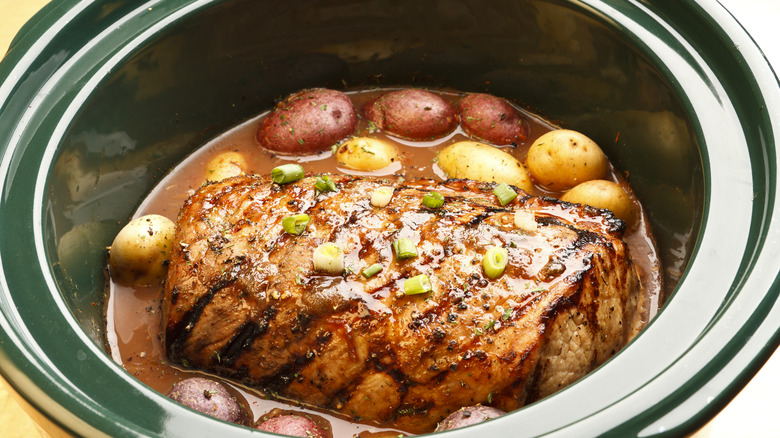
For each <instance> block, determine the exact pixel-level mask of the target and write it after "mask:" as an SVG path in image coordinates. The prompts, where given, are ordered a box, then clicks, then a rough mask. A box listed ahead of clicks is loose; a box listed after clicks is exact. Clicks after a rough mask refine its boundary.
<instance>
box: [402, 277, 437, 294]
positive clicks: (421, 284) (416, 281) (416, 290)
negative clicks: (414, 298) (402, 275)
mask: <svg viewBox="0 0 780 438" xmlns="http://www.w3.org/2000/svg"><path fill="white" fill-rule="evenodd" d="M432 290H433V287H432V286H431V280H429V279H428V276H427V275H425V274H420V275H418V276H416V277H412V278H409V279H407V280H406V281H404V293H405V294H406V295H417V294H424V293H426V292H430V291H432Z"/></svg>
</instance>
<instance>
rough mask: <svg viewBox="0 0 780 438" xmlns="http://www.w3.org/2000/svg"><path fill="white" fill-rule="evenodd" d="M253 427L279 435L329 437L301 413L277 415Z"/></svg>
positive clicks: (311, 437) (306, 437)
mask: <svg viewBox="0 0 780 438" xmlns="http://www.w3.org/2000/svg"><path fill="white" fill-rule="evenodd" d="M255 429H257V430H262V431H265V432H272V433H276V434H279V435H289V436H299V437H305V438H330V437H331V435H330V434H328V433H327V432H326V431H325V429H324V428H323V427H322V426H320V425H319V424H318V423H317V422H316V421H314V420H312V419H311V418H308V417H306V416H303V415H293V414H286V415H279V416H278V417H272V418H269V419H268V420H265V421H263V422H261V423H259V424H258V425H257V426H255Z"/></svg>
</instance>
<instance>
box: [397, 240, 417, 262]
mask: <svg viewBox="0 0 780 438" xmlns="http://www.w3.org/2000/svg"><path fill="white" fill-rule="evenodd" d="M393 252H395V258H397V259H398V260H405V259H411V258H414V257H417V247H416V246H414V242H412V241H411V239H407V238H406V237H402V238H400V239H398V240H396V241H395V242H393Z"/></svg>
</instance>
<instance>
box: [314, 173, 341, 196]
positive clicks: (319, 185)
mask: <svg viewBox="0 0 780 438" xmlns="http://www.w3.org/2000/svg"><path fill="white" fill-rule="evenodd" d="M314 188H315V189H317V191H319V192H335V191H337V189H336V183H335V182H334V181H333V179H332V178H331V177H329V176H328V175H320V176H318V177H317V180H316V181H315V182H314Z"/></svg>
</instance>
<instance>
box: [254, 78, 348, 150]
mask: <svg viewBox="0 0 780 438" xmlns="http://www.w3.org/2000/svg"><path fill="white" fill-rule="evenodd" d="M356 126H357V113H356V112H355V108H354V107H353V106H352V101H350V100H349V97H348V96H347V95H346V94H344V93H342V92H340V91H336V90H328V89H325V88H315V89H311V90H304V91H301V92H298V93H295V94H293V95H291V96H289V97H287V99H285V100H284V101H283V102H281V103H280V104H279V105H277V108H276V109H275V110H274V111H273V112H271V114H269V115H268V117H266V118H265V119H263V121H262V122H261V123H260V128H259V129H258V130H257V141H259V142H260V145H261V146H262V147H264V148H266V149H268V150H270V151H274V152H278V153H280V154H284V155H309V154H314V153H317V152H320V151H324V150H327V149H328V148H330V147H331V146H333V145H334V144H336V143H338V142H339V141H341V140H344V139H345V138H347V137H349V136H350V135H351V134H353V133H354V132H355V127H356Z"/></svg>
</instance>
